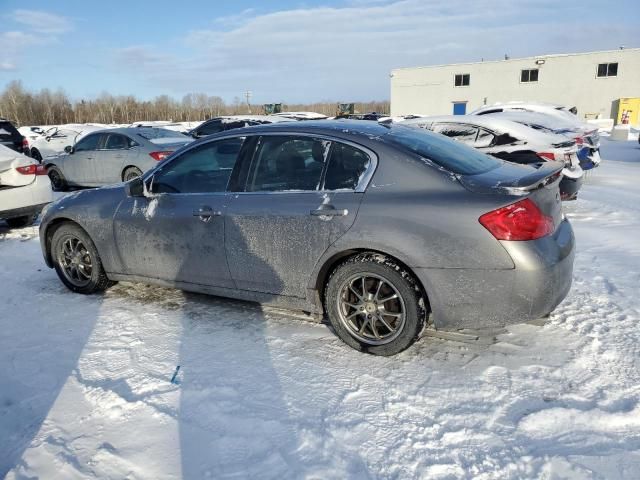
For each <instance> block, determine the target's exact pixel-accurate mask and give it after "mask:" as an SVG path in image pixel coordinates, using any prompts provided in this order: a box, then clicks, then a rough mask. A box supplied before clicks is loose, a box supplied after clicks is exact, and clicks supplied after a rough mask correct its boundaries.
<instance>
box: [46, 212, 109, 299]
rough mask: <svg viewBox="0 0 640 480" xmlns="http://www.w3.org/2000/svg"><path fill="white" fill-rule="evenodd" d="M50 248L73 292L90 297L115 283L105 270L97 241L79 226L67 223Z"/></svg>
mask: <svg viewBox="0 0 640 480" xmlns="http://www.w3.org/2000/svg"><path fill="white" fill-rule="evenodd" d="M50 248H51V251H50V254H51V258H52V259H53V264H54V267H55V270H56V273H57V274H58V277H60V280H62V283H64V284H65V285H66V287H67V288H69V290H72V291H74V292H78V293H84V294H90V293H95V292H100V291H103V290H106V289H107V288H109V287H110V286H112V285H113V284H114V282H112V281H110V280H109V279H108V278H107V275H106V273H105V271H104V269H103V268H102V262H101V260H100V256H99V255H98V251H97V250H96V247H95V245H94V244H93V241H92V240H91V238H89V235H87V233H86V232H85V231H84V230H83V229H82V228H80V227H79V226H78V225H75V224H72V223H65V224H64V225H62V226H60V227H58V229H57V230H56V231H55V232H54V234H53V237H52V239H51V247H50Z"/></svg>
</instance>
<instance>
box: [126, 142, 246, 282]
mask: <svg viewBox="0 0 640 480" xmlns="http://www.w3.org/2000/svg"><path fill="white" fill-rule="evenodd" d="M244 140H245V139H244V138H243V137H236V138H232V139H225V140H217V141H213V142H207V143H205V144H200V145H197V146H194V147H193V148H190V149H189V150H186V151H184V152H183V153H182V154H180V155H179V156H177V157H176V158H174V159H172V160H171V161H170V162H168V163H166V164H164V165H162V166H160V167H159V168H158V169H156V170H155V171H154V172H153V174H152V175H151V176H150V177H146V179H145V181H146V182H147V185H148V189H149V190H150V193H149V195H148V196H147V197H142V198H140V197H137V198H126V199H125V200H124V201H123V202H122V203H121V204H120V206H119V208H118V211H117V212H116V215H115V220H114V236H115V239H116V243H117V245H118V249H119V252H120V256H121V259H122V261H123V264H124V268H125V271H124V272H123V273H125V274H130V275H136V276H143V277H150V278H159V279H163V280H167V281H170V282H183V283H190V284H200V285H209V286H215V287H224V288H233V287H234V283H233V280H232V279H231V275H230V273H229V268H228V266H227V261H226V258H225V250H224V228H225V223H224V216H223V215H224V212H225V203H226V196H227V193H226V189H227V184H228V180H229V177H230V176H231V173H232V171H233V168H234V166H235V164H236V160H237V157H238V155H239V152H240V150H241V147H242V145H243V144H244Z"/></svg>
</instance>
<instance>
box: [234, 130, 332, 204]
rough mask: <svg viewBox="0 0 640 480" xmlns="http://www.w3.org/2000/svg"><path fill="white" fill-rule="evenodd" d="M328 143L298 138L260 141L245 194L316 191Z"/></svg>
mask: <svg viewBox="0 0 640 480" xmlns="http://www.w3.org/2000/svg"><path fill="white" fill-rule="evenodd" d="M330 145H331V142H329V141H327V140H322V139H317V138H312V137H298V136H290V135H283V136H279V135H278V136H276V135H274V136H263V137H261V138H260V141H259V144H258V148H257V151H256V153H255V155H254V158H253V162H252V165H251V169H250V171H249V175H248V179H247V185H246V191H247V192H273V191H289V190H294V191H301V190H302V191H305V190H318V189H319V188H320V182H321V180H322V172H323V170H324V166H325V162H326V159H327V154H328V152H329V147H330Z"/></svg>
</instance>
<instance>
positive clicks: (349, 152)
mask: <svg viewBox="0 0 640 480" xmlns="http://www.w3.org/2000/svg"><path fill="white" fill-rule="evenodd" d="M370 165H371V158H370V157H369V155H367V154H366V153H365V152H363V151H362V150H360V149H358V148H355V147H352V146H351V145H346V144H344V143H334V144H333V147H332V148H331V157H330V159H329V164H328V166H327V173H326V175H325V181H324V189H325V190H340V189H349V190H355V189H356V188H357V187H358V185H359V184H360V181H361V180H362V176H363V175H364V174H365V172H366V171H367V169H368V168H369V166H370Z"/></svg>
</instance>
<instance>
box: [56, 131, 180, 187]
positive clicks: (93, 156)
mask: <svg viewBox="0 0 640 480" xmlns="http://www.w3.org/2000/svg"><path fill="white" fill-rule="evenodd" d="M192 141H193V139H191V138H190V137H187V136H186V135H183V134H181V133H178V132H174V131H171V130H165V129H163V128H147V127H138V128H113V129H108V130H100V131H97V132H93V133H90V134H88V135H86V136H84V137H82V138H80V139H79V140H78V142H77V143H76V144H75V145H74V146H71V145H69V146H67V147H66V148H65V153H64V154H62V155H58V156H56V157H51V158H46V159H45V160H44V163H45V166H46V167H47V172H48V175H49V179H50V180H51V185H52V186H53V188H54V190H64V189H65V188H66V187H68V186H79V187H98V186H101V185H108V184H111V183H117V182H122V181H127V180H131V179H132V178H135V177H139V176H140V175H142V173H143V172H146V171H147V170H149V169H150V168H152V167H154V166H156V165H157V164H158V162H160V161H162V160H164V159H165V158H167V157H168V156H169V155H171V154H172V153H173V152H174V151H175V150H176V149H178V148H180V147H181V146H183V145H185V144H187V143H189V142H192Z"/></svg>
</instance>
